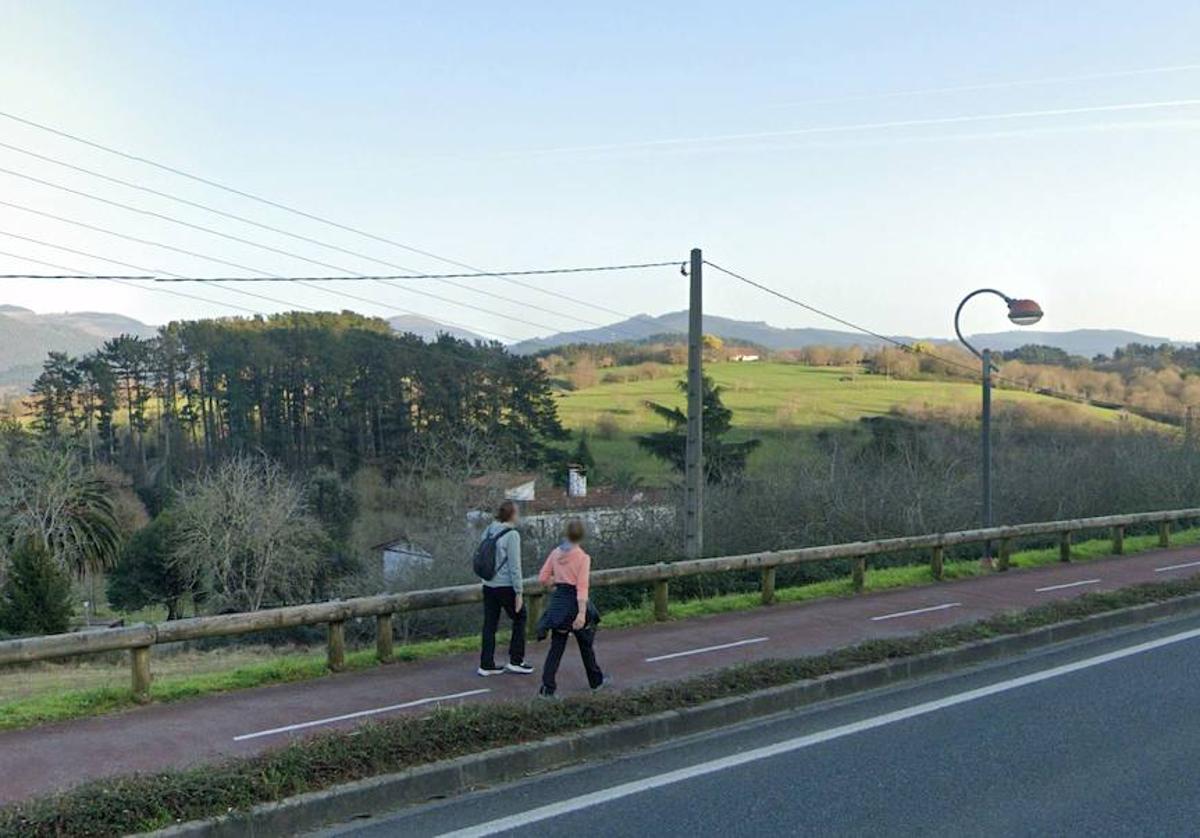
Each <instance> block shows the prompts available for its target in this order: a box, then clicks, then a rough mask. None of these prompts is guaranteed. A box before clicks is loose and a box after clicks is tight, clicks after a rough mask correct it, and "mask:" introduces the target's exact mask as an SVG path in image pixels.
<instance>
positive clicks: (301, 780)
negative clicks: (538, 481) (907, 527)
mask: <svg viewBox="0 0 1200 838" xmlns="http://www.w3.org/2000/svg"><path fill="white" fill-rule="evenodd" d="M1197 592H1200V577H1193V578H1191V579H1187V580H1179V581H1175V582H1167V583H1156V584H1149V585H1139V586H1135V587H1131V588H1126V589H1123V590H1120V591H1112V592H1107V593H1096V594H1086V595H1084V596H1082V597H1079V598H1077V599H1072V600H1065V601H1059V602H1052V603H1048V604H1046V605H1042V606H1038V607H1036V608H1032V609H1029V610H1026V611H1022V612H1017V613H1012V614H1002V615H999V616H996V617H991V618H988V619H985V620H981V621H979V622H975V623H970V624H967V625H961V626H953V627H950V628H944V629H936V630H933V631H929V632H925V633H922V634H919V635H916V636H912V637H903V638H886V639H879V640H871V641H867V642H865V643H861V644H858V645H856V646H851V647H847V648H844V649H838V650H835V651H832V652H828V653H825V654H821V655H814V656H811V657H806V658H796V659H792V660H766V661H758V662H755V663H750V664H744V665H742V666H737V667H732V668H729V669H724V670H719V671H717V672H707V673H704V674H703V675H698V676H694V677H692V678H688V679H684V680H680V681H675V682H671V683H667V684H655V685H651V686H647V687H643V688H640V689H636V690H627V691H623V692H616V691H614V692H607V693H600V694H597V695H587V696H579V697H570V698H568V699H566V700H565V701H561V702H520V703H518V702H506V703H496V704H489V705H487V706H483V705H478V704H475V705H471V704H466V705H461V706H457V707H452V708H439V709H437V710H434V711H433V712H432V713H429V714H427V715H424V716H405V717H399V718H395V719H388V720H385V721H381V722H376V723H373V724H368V725H365V726H363V727H361V728H358V729H356V730H355V731H352V732H342V731H337V732H330V733H325V734H321V735H318V736H314V737H312V738H309V739H303V740H300V741H297V742H293V743H292V744H290V745H288V746H286V747H284V748H281V749H279V750H275V751H270V752H267V753H264V754H260V755H257V756H253V757H246V758H240V759H232V760H229V761H226V762H224V763H219V764H215V765H205V766H199V767H193V768H187V769H180V770H174V771H164V772H160V773H158V774H142V775H134V776H128V777H117V778H110V779H105V780H100V781H96V782H92V783H88V784H86V785H83V786H81V787H79V788H76V789H73V790H70V791H67V792H64V793H62V794H58V795H54V796H50V797H45V798H41V799H36V800H31V801H25V802H22V803H19V804H15V805H12V806H8V807H6V808H4V809H3V810H0V838H8V836H13V838H16V836H21V838H41V837H42V836H46V838H50V836H54V837H55V838H57V836H62V835H76V836H93V838H108V836H118V835H124V834H127V833H130V832H142V831H146V830H150V829H155V828H161V827H165V826H169V825H171V824H173V823H177V822H180V821H184V822H186V821H190V820H195V819H200V818H207V817H213V816H218V815H224V814H227V813H229V812H234V811H245V810H247V809H249V808H251V807H252V806H254V805H256V804H259V803H265V802H268V801H274V800H281V799H284V798H287V797H291V796H294V795H297V794H303V793H305V792H312V791H317V790H319V789H324V788H330V787H332V786H336V785H338V784H341V783H347V782H352V781H354V780H361V779H365V778H368V777H375V776H379V775H382V774H387V773H393V772H397V771H402V770H405V769H408V768H412V767H414V766H418V765H426V764H429V763H433V762H437V761H440V760H445V759H450V758H454V757H458V756H463V755H466V754H471V753H479V752H482V751H487V750H491V749H494V748H498V747H503V746H506V745H516V744H520V743H529V742H537V741H540V740H544V739H546V738H548V737H551V736H562V735H568V734H570V733H572V732H576V731H581V730H586V729H588V728H594V727H597V726H600V725H606V724H612V723H615V722H620V721H625V720H630V719H636V718H640V717H646V716H650V715H653V714H656V713H661V712H665V711H670V710H681V709H686V708H688V707H696V706H698V705H701V704H704V703H707V702H711V701H714V700H719V699H722V698H728V697H732V696H738V695H745V694H747V693H751V692H755V691H757V690H762V689H766V688H770V687H776V686H783V685H785V684H791V683H796V682H799V681H805V680H809V679H813V678H818V677H821V676H824V675H829V674H832V673H836V672H844V671H847V670H851V669H855V668H858V667H861V666H866V665H870V664H875V663H882V662H885V661H889V660H897V659H902V658H907V657H912V656H915V655H920V654H927V653H930V652H934V651H938V650H942V649H950V648H954V647H957V646H962V645H963V644H966V643H972V642H977V641H980V640H986V639H988V638H993V637H1001V636H1005V635H1012V634H1018V633H1021V632H1025V631H1030V630H1032V629H1035V628H1040V627H1043V626H1047V625H1052V624H1055V623H1061V622H1064V621H1067V620H1073V619H1079V618H1082V617H1086V616H1090V615H1093V614H1100V613H1104V612H1108V611H1113V610H1115V609H1119V608H1127V607H1131V606H1137V605H1144V604H1148V603H1153V602H1162V601H1165V600H1168V599H1173V598H1177V597H1181V596H1188V595H1194V594H1196V593H1197Z"/></svg>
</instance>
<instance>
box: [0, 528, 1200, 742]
mask: <svg viewBox="0 0 1200 838" xmlns="http://www.w3.org/2000/svg"><path fill="white" fill-rule="evenodd" d="M1197 543H1200V528H1197V529H1189V530H1180V531H1179V532H1177V533H1174V534H1173V535H1172V544H1173V545H1175V546H1183V545H1188V544H1197ZM1157 546H1158V536H1157V535H1134V536H1127V537H1126V539H1125V552H1126V553H1127V554H1132V553H1137V552H1143V551H1146V550H1152V549H1155V548H1157ZM1110 548H1111V543H1110V542H1109V541H1108V539H1095V540H1092V541H1082V542H1079V543H1078V544H1075V545H1072V556H1073V557H1074V559H1075V560H1076V561H1087V560H1089V559H1097V558H1102V557H1105V556H1108V555H1111V550H1110ZM1058 560H1059V558H1058V548H1057V547H1052V548H1046V549H1037V550H1022V551H1019V552H1014V553H1013V554H1012V556H1011V559H1010V561H1011V564H1012V566H1013V567H1015V568H1032V567H1040V566H1042V565H1047V564H1055V563H1057V562H1058ZM989 572H991V571H987V570H985V569H983V568H982V567H981V566H980V564H979V562H978V561H977V560H975V559H966V560H959V561H947V562H946V563H945V565H944V575H945V578H946V579H948V580H949V579H963V578H967V577H970V576H979V575H982V574H984V573H989ZM932 584H936V581H935V580H934V578H933V574H932V572H931V571H930V569H929V566H928V565H905V566H901V567H887V568H879V569H875V570H871V569H868V571H867V574H866V577H865V580H864V590H865V591H868V592H870V591H885V590H892V589H895V588H909V587H915V586H919V585H932ZM853 595H854V588H853V586H852V584H851V580H850V577H849V576H845V577H838V578H836V579H829V580H826V581H823V582H812V583H809V584H805V585H796V586H791V587H781V588H779V589H777V590H776V592H775V600H776V602H780V603H789V602H809V601H812V600H818V599H829V598H832V597H848V596H853ZM758 607H760V599H759V594H758V592H757V591H750V592H746V593H734V594H724V595H721V596H714V597H706V598H703V599H692V600H686V601H676V602H671V603H670V606H669V616H670V619H672V620H687V619H692V618H696V617H704V616H709V615H712V614H725V613H728V612H731V611H748V610H752V609H754V608H758ZM652 622H654V608H653V605H652V604H651V603H650V602H649V601H647V602H646V603H644V604H643V605H640V606H638V607H634V608H623V609H620V610H614V611H609V612H607V613H606V614H605V615H604V623H603V624H604V626H605V627H606V628H631V627H634V626H639V625H646V624H648V623H652ZM506 640H507V638H506V637H505V636H503V635H502V636H501V637H500V638H499V641H498V642H499V643H500V644H501V645H503V643H504V642H506ZM478 648H479V640H478V638H477V637H475V636H474V635H471V636H466V637H452V638H444V639H438V640H426V641H421V642H418V643H408V644H404V645H400V646H397V647H396V652H395V656H396V659H397V660H399V661H420V660H426V659H429V658H434V657H441V656H444V655H453V654H464V653H468V652H474V651H476V650H477V649H478ZM377 665H378V664H377V662H376V660H375V650H374V649H361V650H357V651H353V652H350V653H348V654H347V655H346V669H347V670H348V671H354V670H362V669H369V668H371V667H374V666H377ZM122 672H124V668H123V667H122ZM328 674H329V671H328V669H326V666H325V655H324V654H323V653H305V654H284V655H280V656H279V657H275V658H271V659H270V660H266V661H261V662H255V663H250V664H244V665H241V666H237V667H235V668H232V669H229V670H227V671H220V672H206V673H202V674H196V675H172V676H167V677H156V678H155V680H154V682H153V684H152V686H151V697H152V698H153V700H154V701H158V702H172V701H181V700H184V699H188V698H194V697H197V696H201V695H209V694H212V693H221V692H230V691H233V690H243V689H249V688H251V687H260V686H265V685H268V684H283V683H289V682H295V681H306V680H310V679H313V678H322V677H325V676H327V675H328ZM133 706H134V703H133V700H132V698H131V697H130V691H129V689H128V688H127V687H126V686H124V684H122V685H119V686H112V685H109V686H103V687H96V688H89V689H74V690H72V689H56V690H54V691H53V692H47V693H45V694H41V695H35V696H32V697H29V698H22V699H18V700H15V701H9V702H5V703H3V704H0V730H8V729H14V728H24V727H31V726H33V725H38V724H45V723H48V722H56V721H65V720H68V719H75V718H81V717H85V716H95V715H100V714H103V713H112V712H116V711H120V710H125V709H128V708H130V707H133Z"/></svg>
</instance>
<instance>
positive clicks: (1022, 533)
mask: <svg viewBox="0 0 1200 838" xmlns="http://www.w3.org/2000/svg"><path fill="white" fill-rule="evenodd" d="M1185 519H1200V509H1176V510H1170V511H1164V512H1141V513H1136V514H1132V515H1108V516H1104V517H1099V518H1076V519H1074V520H1069V521H1049V522H1043V523H1036V524H1016V525H1012V526H1004V527H991V528H988V529H977V530H964V531H960V532H949V533H936V534H931V535H914V536H905V537H902V538H885V539H881V540H878V541H855V542H851V543H848V544H833V545H828V546H823V547H801V548H797V549H794V550H778V551H769V552H761V553H747V554H745V555H740V556H720V557H717V558H710V559H690V560H687V561H677V562H659V563H658V564H653V565H636V566H632V567H620V568H612V569H609V570H597V571H595V572H594V573H592V577H591V585H592V587H593V588H596V587H609V586H612V585H636V584H652V585H653V586H654V616H655V619H658V620H665V619H667V602H668V592H669V584H670V581H671V580H672V579H679V578H682V577H686V576H697V575H699V574H703V573H729V572H738V571H754V570H757V571H758V572H759V573H760V574H761V593H762V602H763V604H764V605H769V604H770V603H771V602H772V601H773V600H774V598H775V571H776V569H777V568H779V567H782V566H785V565H795V564H804V563H807V562H823V561H833V560H845V559H850V560H852V561H853V565H852V579H853V585H854V588H855V590H861V589H862V587H863V582H864V579H865V576H866V572H867V560H868V559H869V558H870V557H871V556H878V555H883V554H889V553H899V552H906V551H916V550H928V551H929V564H930V569H931V571H932V574H933V577H934V578H935V579H941V578H942V568H943V554H944V550H945V548H947V547H955V546H960V545H964V544H981V543H985V542H997V543H999V545H1000V549H999V553H998V565H997V566H998V568H999V569H1000V570H1007V569H1008V563H1009V555H1010V553H1011V552H1012V543H1013V541H1014V540H1015V539H1018V538H1027V537H1032V536H1047V535H1057V536H1058V537H1059V551H1060V558H1061V559H1062V561H1070V559H1071V538H1072V535H1073V534H1074V533H1078V532H1083V531H1088V530H1100V529H1107V530H1110V531H1111V538H1112V551H1113V553H1114V554H1120V553H1122V552H1124V539H1125V529H1126V528H1127V527H1135V526H1148V525H1151V524H1157V525H1158V537H1159V545H1160V546H1162V547H1167V546H1170V537H1171V525H1172V524H1173V523H1176V522H1178V521H1181V520H1185ZM545 593H546V592H545V589H544V588H543V587H542V586H541V585H540V584H538V582H537V580H536V579H530V580H527V581H526V583H525V598H526V601H527V602H528V603H529V610H530V618H531V619H530V625H533V624H536V622H537V618H538V616H539V615H540V613H541V608H542V604H543V598H544V596H545ZM481 599H482V592H481V590H480V586H479V585H478V584H474V585H459V586H456V587H450V588H434V589H431V590H425V591H410V592H407V593H401V594H383V595H379V596H369V597H359V598H356V599H348V600H340V601H335V602H322V603H315V604H312V605H295V606H289V607H286V608H271V609H267V610H263V611H252V612H246V613H240V614H222V615H219V616H214V617H193V618H190V619H185V620H171V621H169V622H165V623H159V624H157V625H149V624H142V625H137V626H130V627H127V628H116V629H104V630H99V631H86V632H77V633H73V634H56V635H49V636H45V637H30V638H25V639H21V640H8V641H3V642H0V665H5V664H14V663H29V662H33V661H42V660H54V659H59V658H68V657H75V656H78V655H87V654H93V653H96V652H111V651H123V650H128V651H129V652H130V662H131V667H132V687H133V695H134V698H135V700H137V701H148V700H149V696H150V677H151V676H150V649H151V647H153V646H154V645H157V644H163V643H176V642H180V641H185V640H198V639H201V638H205V637H231V636H235V635H239V634H247V633H249V632H258V631H269V630H271V629H284V628H293V627H296V626H315V625H325V626H327V627H328V629H327V630H328V650H327V654H328V665H329V668H330V669H331V670H334V671H338V670H340V669H342V668H343V667H344V665H345V659H346V639H345V625H346V621H347V620H351V619H358V618H365V617H374V618H375V620H376V654H377V656H378V658H379V660H380V661H381V662H387V661H390V660H391V659H392V655H393V635H392V618H393V615H395V614H397V613H402V612H407V611H421V610H425V609H429V608H444V607H447V606H452V605H465V604H469V603H473V602H479V601H480V600H481Z"/></svg>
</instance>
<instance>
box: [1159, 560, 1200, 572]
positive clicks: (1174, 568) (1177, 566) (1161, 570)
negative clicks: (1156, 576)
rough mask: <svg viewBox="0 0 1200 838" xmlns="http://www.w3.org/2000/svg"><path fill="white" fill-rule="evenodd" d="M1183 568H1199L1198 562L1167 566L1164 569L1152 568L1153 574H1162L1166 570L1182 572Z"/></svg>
mask: <svg viewBox="0 0 1200 838" xmlns="http://www.w3.org/2000/svg"><path fill="white" fill-rule="evenodd" d="M1185 567H1200V562H1185V563H1183V564H1169V565H1167V566H1166V567H1156V568H1154V572H1155V573H1163V572H1165V571H1168V570H1183V569H1184V568H1185Z"/></svg>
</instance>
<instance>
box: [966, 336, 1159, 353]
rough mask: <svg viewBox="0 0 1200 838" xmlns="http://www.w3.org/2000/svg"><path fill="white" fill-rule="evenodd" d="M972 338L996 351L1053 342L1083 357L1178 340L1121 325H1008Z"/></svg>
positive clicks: (1052, 343) (973, 341) (976, 342)
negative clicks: (1052, 328) (1064, 328)
mask: <svg viewBox="0 0 1200 838" xmlns="http://www.w3.org/2000/svg"><path fill="white" fill-rule="evenodd" d="M971 342H972V343H974V344H975V345H976V346H978V347H980V348H981V349H982V348H983V347H987V348H988V349H994V350H996V351H998V352H1005V351H1008V350H1010V349H1017V348H1018V347H1021V346H1026V345H1028V344H1031V343H1036V344H1041V345H1043V346H1054V347H1057V348H1058V349H1062V350H1063V351H1065V352H1068V353H1070V354H1071V355H1082V356H1083V357H1084V358H1094V357H1095V356H1097V355H1111V354H1112V353H1113V350H1114V349H1116V348H1118V347H1121V346H1127V345H1129V344H1131V343H1144V344H1150V345H1151V346H1159V345H1160V344H1164V343H1180V342H1179V341H1173V340H1171V339H1170V338H1162V337H1153V336H1151V335H1143V334H1139V333H1138V332H1127V331H1125V330H1124V329H1075V330H1074V331H1070V332H1031V331H1029V330H1027V329H1010V330H1008V331H1007V332H990V333H985V334H979V335H971Z"/></svg>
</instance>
